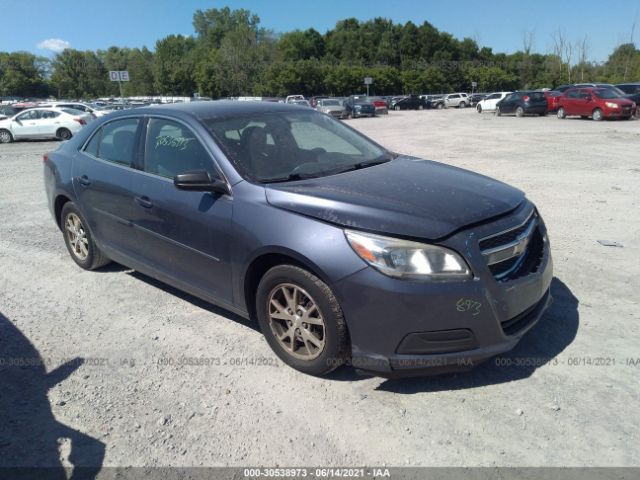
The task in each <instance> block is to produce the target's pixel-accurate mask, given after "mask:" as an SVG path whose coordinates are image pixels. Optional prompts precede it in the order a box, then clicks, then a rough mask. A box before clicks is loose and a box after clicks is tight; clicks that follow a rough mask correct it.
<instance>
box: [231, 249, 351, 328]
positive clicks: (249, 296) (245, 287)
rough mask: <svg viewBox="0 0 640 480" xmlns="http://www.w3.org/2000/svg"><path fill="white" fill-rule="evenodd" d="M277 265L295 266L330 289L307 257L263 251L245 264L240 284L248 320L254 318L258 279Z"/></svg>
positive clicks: (324, 275)
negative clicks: (306, 271) (313, 276)
mask: <svg viewBox="0 0 640 480" xmlns="http://www.w3.org/2000/svg"><path fill="white" fill-rule="evenodd" d="M277 265H295V266H297V267H300V268H304V269H305V270H308V271H309V272H310V273H312V274H313V275H315V276H316V277H318V278H319V279H320V280H322V281H323V282H324V283H326V284H327V285H328V286H329V288H332V287H331V283H330V282H329V281H328V278H327V275H326V274H325V272H323V271H322V269H321V268H320V267H318V265H316V264H315V263H314V262H312V261H311V260H310V259H308V258H307V257H305V256H303V255H301V254H299V253H298V252H295V251H293V250H290V249H287V248H283V247H273V248H270V249H264V250H262V251H260V252H258V253H257V254H256V255H255V256H254V257H253V259H252V260H251V261H250V262H249V263H248V264H247V267H246V268H245V270H244V275H243V278H242V282H241V284H242V291H241V294H242V295H243V298H242V302H241V303H243V304H244V305H245V307H246V309H247V312H248V313H249V318H251V319H255V318H256V308H255V303H256V291H257V289H258V284H259V283H260V279H262V277H263V276H264V274H265V273H267V271H268V270H269V269H271V268H273V267H275V266H277ZM334 294H335V292H334ZM338 301H339V299H338Z"/></svg>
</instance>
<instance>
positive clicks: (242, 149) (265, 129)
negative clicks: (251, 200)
mask: <svg viewBox="0 0 640 480" xmlns="http://www.w3.org/2000/svg"><path fill="white" fill-rule="evenodd" d="M203 121H204V123H205V126H206V127H207V128H208V129H209V131H210V132H211V133H212V134H213V137H214V139H215V140H216V141H217V142H218V144H219V145H220V147H221V148H222V149H223V150H224V152H225V154H226V155H227V157H228V158H229V159H230V160H231V161H232V162H233V163H234V164H235V165H236V167H237V169H238V170H239V171H240V173H241V174H242V175H244V176H247V177H249V179H251V180H254V181H258V182H262V183H268V182H277V181H289V180H300V179H304V178H314V177H322V176H327V175H333V174H336V173H340V172H344V171H347V170H353V169H355V168H361V167H363V166H367V164H375V163H379V162H384V161H388V160H390V159H391V154H390V153H388V152H387V151H386V150H384V149H382V148H381V147H379V146H377V145H376V144H375V143H373V142H372V141H370V140H368V139H367V138H365V137H363V136H362V135H360V134H358V133H356V132H355V131H353V130H351V129H350V128H349V127H346V126H344V125H342V124H341V123H340V122H338V121H336V120H334V119H332V118H330V117H328V116H326V115H324V114H321V113H319V112H315V111H313V110H309V111H300V112H277V113H275V112H274V113H265V114H256V115H251V116H250V117H248V116H247V117H234V118H227V119H205V120H203Z"/></svg>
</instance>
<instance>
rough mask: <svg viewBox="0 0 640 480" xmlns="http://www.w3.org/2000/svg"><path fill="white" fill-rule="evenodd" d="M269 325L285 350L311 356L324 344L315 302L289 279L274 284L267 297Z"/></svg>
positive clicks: (298, 355) (319, 351) (307, 357)
mask: <svg viewBox="0 0 640 480" xmlns="http://www.w3.org/2000/svg"><path fill="white" fill-rule="evenodd" d="M267 313H268V316H269V327H270V328H271V333H272V334H273V336H274V337H275V338H276V341H277V342H278V344H279V345H280V346H281V347H282V348H283V349H284V351H285V352H287V354H289V355H291V356H292V357H294V358H297V359H300V360H314V359H316V358H318V357H319V356H320V355H321V354H322V352H323V351H324V348H325V343H326V329H325V324H324V320H323V318H322V313H321V312H320V309H319V307H318V304H317V302H316V301H315V300H314V299H313V297H311V295H309V294H308V293H307V292H306V291H305V290H304V289H303V288H301V287H299V286H297V285H294V284H292V283H281V284H279V285H277V286H276V287H275V288H274V289H273V290H271V293H269V296H268V298H267Z"/></svg>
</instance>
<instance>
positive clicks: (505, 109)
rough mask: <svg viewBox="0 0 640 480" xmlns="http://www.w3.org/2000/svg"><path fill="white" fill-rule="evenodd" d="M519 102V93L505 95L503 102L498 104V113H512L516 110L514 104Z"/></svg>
mask: <svg viewBox="0 0 640 480" xmlns="http://www.w3.org/2000/svg"><path fill="white" fill-rule="evenodd" d="M519 100H520V94H519V93H517V92H516V93H512V94H511V95H507V97H506V98H505V99H504V101H503V102H502V103H501V104H500V111H501V112H502V113H513V112H514V111H515V109H516V103H517V102H518V101H519Z"/></svg>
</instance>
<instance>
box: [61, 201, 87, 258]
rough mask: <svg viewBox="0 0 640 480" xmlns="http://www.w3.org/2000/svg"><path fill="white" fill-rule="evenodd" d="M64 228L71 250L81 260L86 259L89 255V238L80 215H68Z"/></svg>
mask: <svg viewBox="0 0 640 480" xmlns="http://www.w3.org/2000/svg"><path fill="white" fill-rule="evenodd" d="M64 228H65V230H66V234H67V240H68V242H69V245H70V246H71V251H72V252H73V254H74V255H75V256H76V257H77V258H78V259H79V260H81V261H85V260H86V259H87V257H88V256H89V239H88V238H87V232H86V231H85V229H84V225H82V221H81V220H80V217H78V215H76V214H75V213H70V214H69V215H67V219H66V221H65V225H64Z"/></svg>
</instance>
